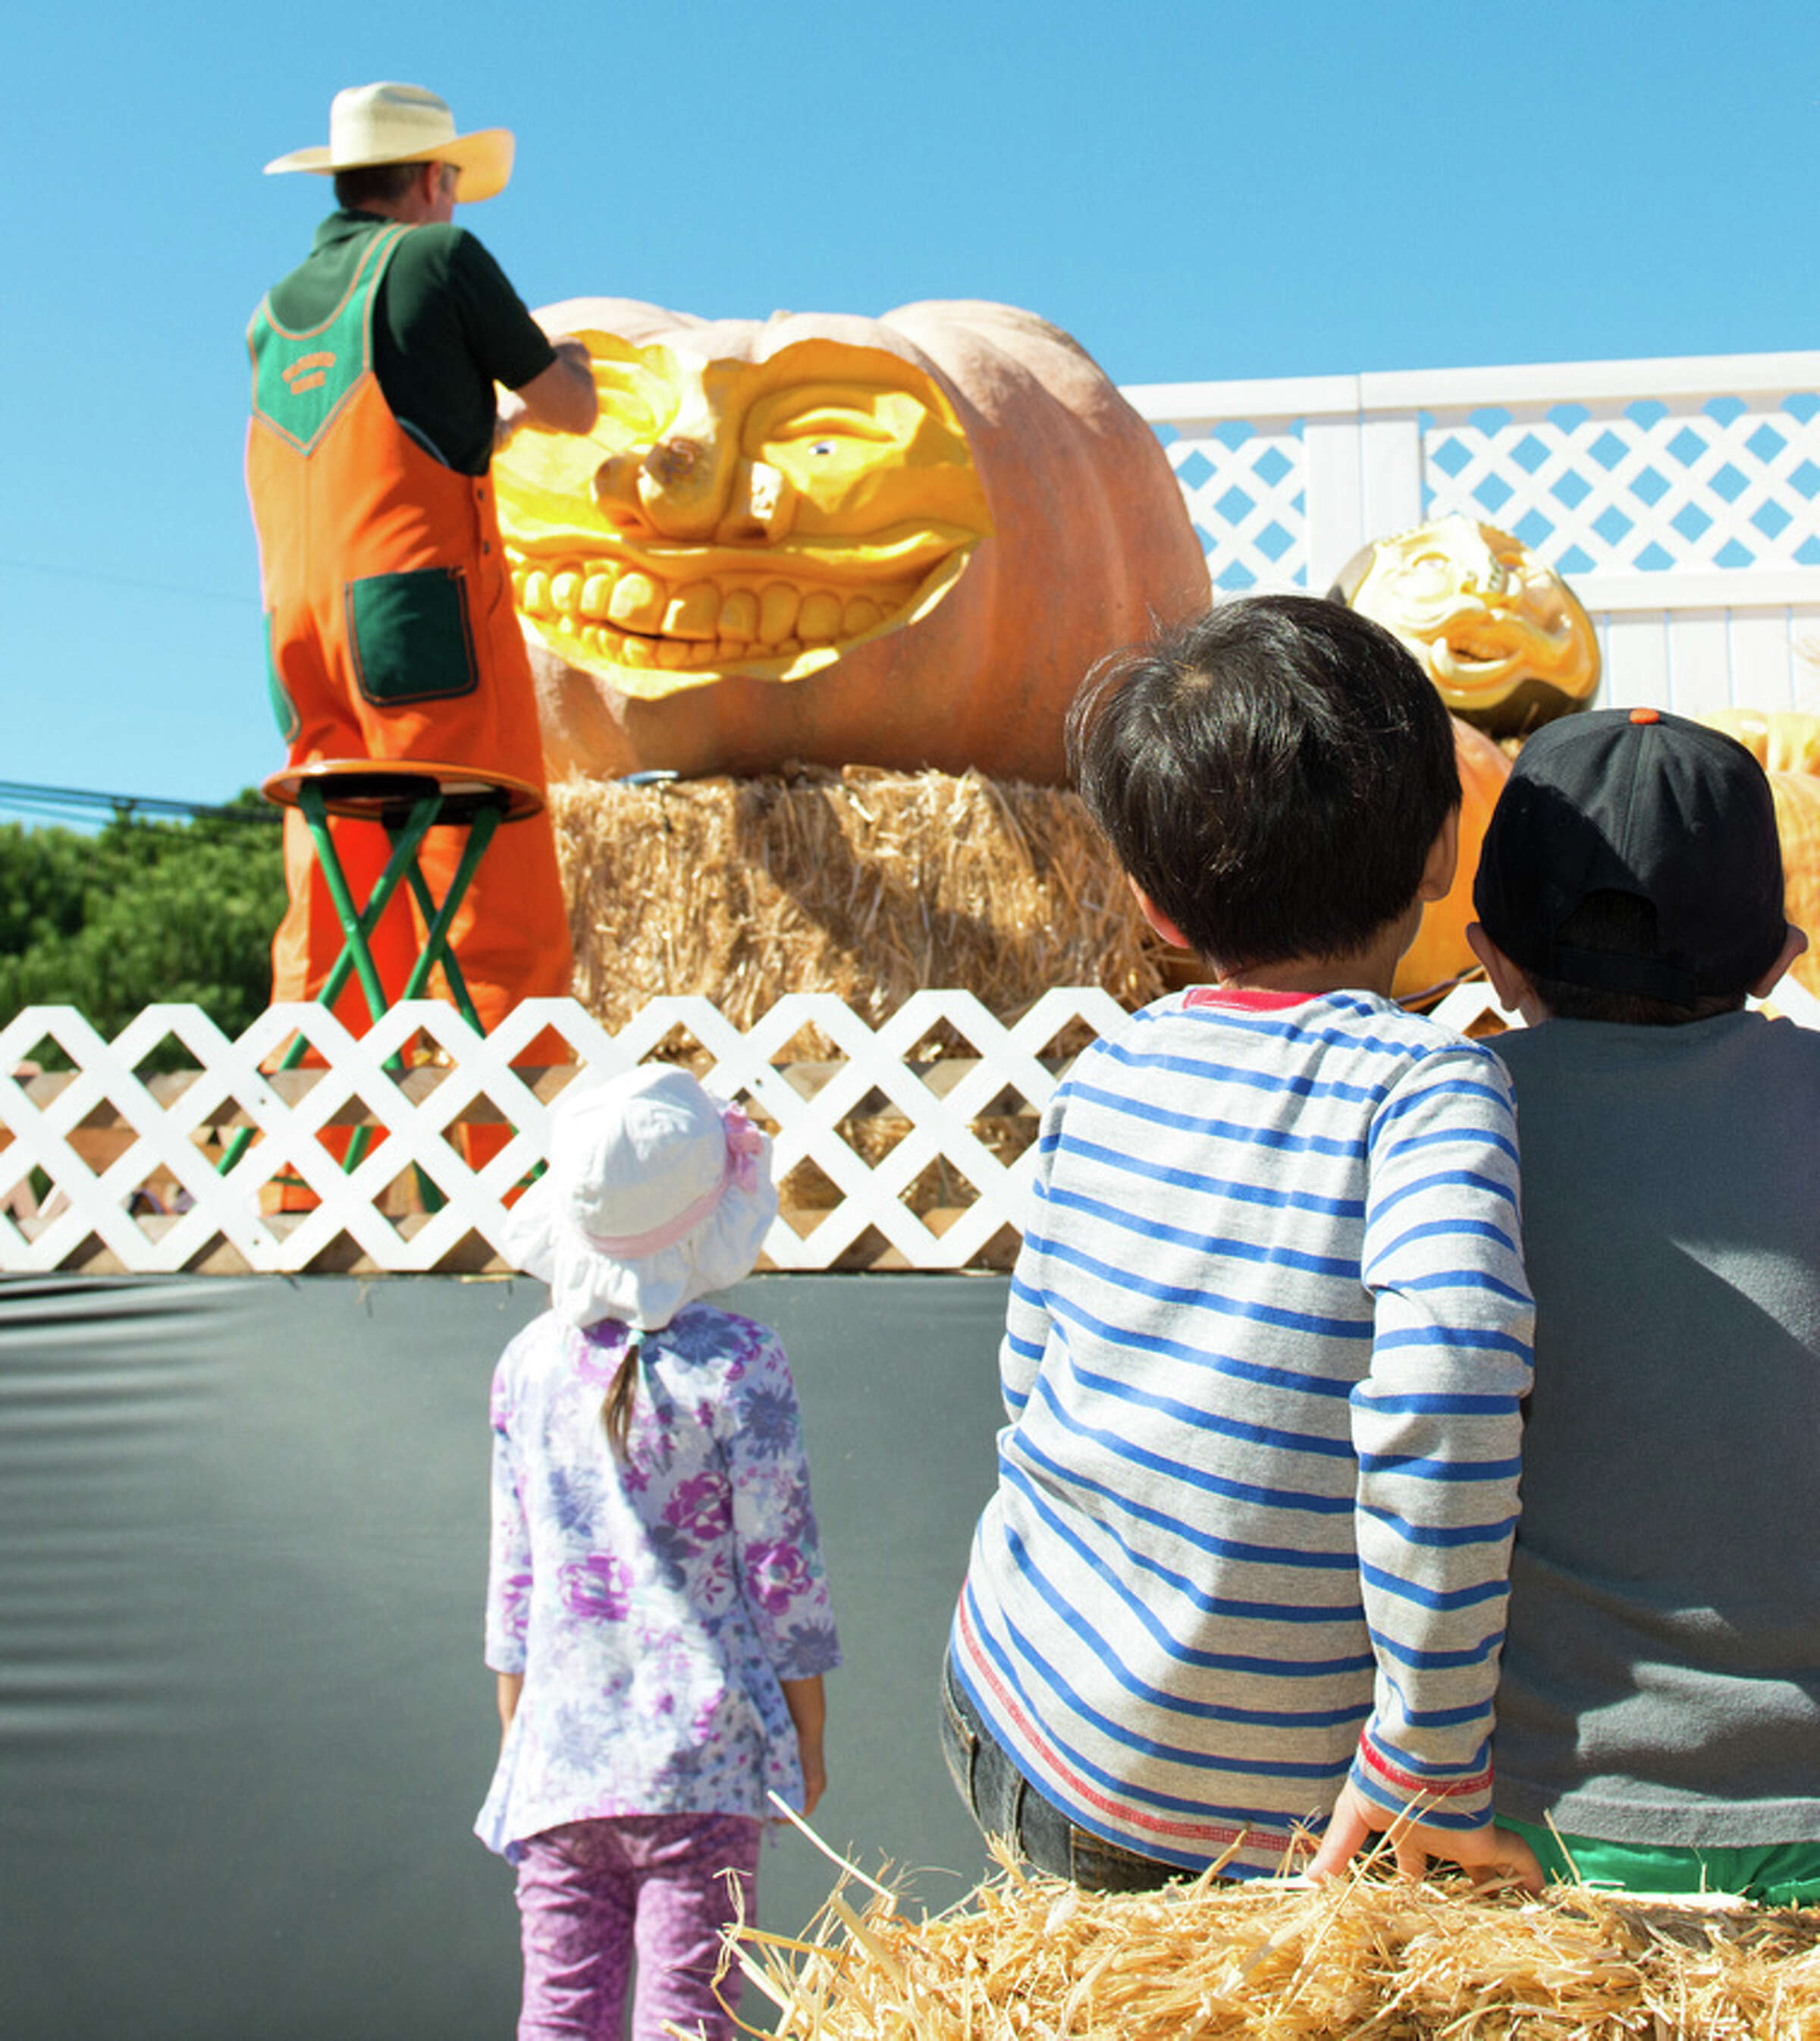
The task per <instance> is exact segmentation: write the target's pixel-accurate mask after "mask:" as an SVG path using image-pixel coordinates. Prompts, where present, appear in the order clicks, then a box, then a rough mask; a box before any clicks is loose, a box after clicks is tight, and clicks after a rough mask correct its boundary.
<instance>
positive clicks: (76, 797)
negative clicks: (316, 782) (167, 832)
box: [0, 780, 283, 827]
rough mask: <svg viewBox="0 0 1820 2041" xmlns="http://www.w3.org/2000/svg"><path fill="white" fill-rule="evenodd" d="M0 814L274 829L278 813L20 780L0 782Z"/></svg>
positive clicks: (260, 808)
mask: <svg viewBox="0 0 1820 2041" xmlns="http://www.w3.org/2000/svg"><path fill="white" fill-rule="evenodd" d="M0 811H6V812H7V813H9V814H23V815H31V816H32V817H34V818H37V819H39V820H40V821H42V820H46V819H50V820H55V821H59V822H63V821H70V822H74V821H86V820H87V819H88V818H89V817H90V816H91V815H95V814H107V815H109V816H110V817H112V818H115V819H116V820H118V821H122V822H126V821H131V820H133V819H135V818H138V817H140V816H158V817H161V818H163V817H174V818H177V819H180V820H182V821H185V822H195V821H197V820H200V819H203V818H208V819H211V820H214V821H218V822H252V823H257V824H258V825H260V826H261V827H275V826H277V824H278V823H279V822H280V821H281V820H282V819H283V818H282V816H281V814H280V811H278V810H277V808H275V807H269V806H268V805H267V804H265V803H263V802H261V803H260V804H259V805H258V806H257V807H253V806H250V805H249V804H248V803H245V802H241V803H236V804H235V805H233V806H231V807H221V806H219V804H214V803H208V802H206V801H173V800H167V799H165V798H164V797H163V796H162V795H158V794H104V793H101V792H97V791H96V790H95V789H94V788H88V787H40V786H34V785H32V784H30V783H29V782H28V781H25V780H0Z"/></svg>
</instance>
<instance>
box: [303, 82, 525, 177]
mask: <svg viewBox="0 0 1820 2041" xmlns="http://www.w3.org/2000/svg"><path fill="white" fill-rule="evenodd" d="M512 150H513V141H512V131H511V129H510V128H478V129H476V130H475V132H474V133H473V134H471V135H458V134H456V132H455V116H454V115H453V114H452V113H451V112H450V111H449V107H448V101H447V100H446V99H438V98H437V96H436V94H435V93H433V92H425V90H424V89H423V87H422V86H421V85H351V86H349V87H348V88H347V90H345V92H338V93H336V94H335V97H334V100H333V101H332V102H331V103H330V107H329V144H328V147H326V148H315V149H293V150H292V151H291V153H290V154H289V155H288V156H279V157H276V158H273V161H272V162H269V163H268V164H267V165H266V166H265V174H266V175H267V176H268V177H269V176H271V175H272V174H273V171H275V170H315V171H316V172H317V173H319V174H320V175H322V176H323V177H333V176H334V174H335V172H336V171H337V170H364V169H365V168H366V167H367V166H368V165H369V164H372V163H452V164H454V166H456V170H459V171H460V177H457V179H456V185H455V196H456V198H457V199H459V200H462V201H463V202H464V203H465V204H472V203H473V202H474V201H475V200H476V199H483V198H491V197H492V196H494V193H496V192H502V191H503V190H504V189H506V179H507V178H508V177H510V176H511V174H512Z"/></svg>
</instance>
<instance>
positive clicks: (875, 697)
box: [494, 298, 1208, 784]
mask: <svg viewBox="0 0 1820 2041" xmlns="http://www.w3.org/2000/svg"><path fill="white" fill-rule="evenodd" d="M537 317H538V319H540V322H541V323H542V324H543V325H544V326H545V328H546V329H547V330H549V331H550V332H551V333H552V334H556V333H570V334H578V335H579V336H580V337H581V338H583V339H584V340H585V341H586V343H587V345H588V347H589V353H590V356H591V357H592V359H593V364H594V369H595V381H596V386H597V389H598V391H599V392H600V397H601V418H600V421H599V422H598V423H597V425H596V427H595V429H594V431H593V433H592V434H591V435H589V436H588V437H586V439H580V440H573V441H570V444H568V445H567V446H566V447H565V446H564V445H563V443H562V441H563V436H560V435H555V434H549V433H540V432H538V431H536V429H534V428H528V429H523V430H521V432H520V433H518V434H517V436H516V437H514V439H513V441H511V442H510V443H509V444H508V445H507V446H506V448H503V449H502V451H501V452H500V453H499V454H498V455H497V456H496V457H495V460H494V475H495V477H496V481H497V489H498V508H499V516H500V525H501V528H502V534H503V536H504V538H505V540H506V550H507V553H508V556H509V560H510V563H511V565H512V567H513V586H514V589H515V591H516V594H517V601H518V606H519V610H520V615H521V620H522V621H523V622H524V624H525V631H526V637H527V639H528V643H529V647H530V653H531V663H532V672H533V674H534V676H535V678H536V685H537V692H538V708H539V715H540V720H541V723H542V727H543V736H544V753H545V758H546V762H547V765H548V769H549V771H550V773H551V776H552V777H553V778H558V777H561V776H565V775H567V774H570V773H582V774H585V775H587V776H592V777H601V778H605V777H612V776H619V775H622V774H624V773H633V772H639V771H651V770H670V771H673V772H677V773H682V774H685V775H691V776H693V775H700V774H706V773H748V774H750V773H765V772H769V771H773V770H775V769H777V768H778V767H780V766H781V765H784V764H785V763H787V762H788V761H792V760H801V761H805V762H807V763H810V764H818V765H833V766H841V765H879V766H883V767H887V768H891V769H899V770H905V771H914V770H918V769H922V768H925V767H933V768H935V769H938V770H941V771H944V772H949V773H960V772H964V771H966V770H967V769H978V770H979V771H981V772H983V773H989V774H990V775H993V776H996V777H998V778H1002V779H1013V780H1028V781H1032V782H1035V783H1036V784H1060V783H1061V781H1062V780H1063V776H1064V770H1065V768H1064V761H1063V745H1062V725H1063V715H1064V713H1065V711H1066V707H1067V704H1068V702H1069V700H1070V699H1071V697H1072V696H1073V694H1074V690H1075V689H1076V688H1077V687H1078V685H1079V683H1080V681H1081V680H1082V677H1083V675H1084V674H1085V673H1086V671H1087V670H1088V668H1089V666H1091V665H1092V663H1093V661H1094V660H1095V659H1096V658H1098V657H1099V656H1100V655H1101V654H1102V653H1104V652H1105V651H1106V650H1108V649H1109V648H1110V647H1113V646H1116V645H1119V644H1122V643H1127V642H1128V641H1130V640H1131V639H1135V638H1138V637H1140V636H1143V635H1146V634H1147V633H1148V631H1150V629H1152V628H1154V626H1155V625H1156V624H1161V623H1169V622H1173V621H1175V620H1177V619H1179V618H1181V617H1182V616H1185V615H1187V614H1188V613H1189V612H1191V611H1192V610H1194V609H1196V608H1200V607H1203V606H1204V605H1205V603H1206V601H1207V600H1208V577H1207V566H1206V561H1205V558H1204V555H1203V553H1202V551H1201V547H1200V542H1199V540H1197V538H1196V536H1195V532H1194V528H1193V525H1192V522H1191V521H1190V519H1189V513H1188V510H1187V507H1186V505H1185V503H1184V502H1183V499H1182V496H1181V490H1180V488H1179V486H1177V483H1176V480H1175V477H1174V475H1173V471H1171V469H1170V467H1169V461H1168V458H1167V456H1166V454H1165V453H1164V452H1163V449H1162V446H1161V444H1160V443H1159V442H1158V440H1157V438H1156V437H1155V435H1154V433H1152V432H1151V431H1150V428H1149V427H1148V426H1147V425H1146V424H1145V423H1144V422H1143V420H1142V419H1141V418H1139V416H1138V414H1137V413H1136V412H1135V411H1134V410H1132V409H1131V406H1129V405H1128V404H1127V403H1126V402H1125V400H1124V398H1123V397H1121V396H1120V394H1119V392H1118V391H1117V389H1116V387H1114V385H1113V384H1112V382H1111V381H1110V380H1109V379H1108V377H1107V376H1105V373H1104V372H1103V371H1101V369H1100V368H1098V367H1097V364H1095V363H1094V362H1093V361H1092V360H1091V359H1090V358H1089V357H1088V356H1087V355H1086V353H1084V352H1083V351H1082V349H1080V348H1079V347H1078V345H1076V343H1075V342H1074V341H1072V340H1071V339H1070V338H1069V337H1068V336H1067V335H1066V334H1064V333H1062V332H1061V331H1059V330H1058V329H1057V328H1055V327H1054V326H1050V325H1048V324H1047V322H1044V321H1043V320H1041V319H1038V318H1036V316H1035V315H1033V314H1031V313H1029V312H1024V311H1018V310H1017V309H1015V308H1014V307H1009V306H1005V305H998V304H991V303H982V302H978V301H959V302H932V303H925V304H917V305H909V306H905V307H902V308H901V309H899V311H894V312H890V313H887V314H886V315H885V316H884V317H883V319H863V318H859V317H850V316H845V315H830V314H778V315H774V316H773V318H772V319H769V320H765V321H752V320H719V321H712V322H711V321H707V320H702V319H695V318H693V317H691V316H690V315H687V314H681V313H676V312H670V311H664V310H662V308H660V307H656V306H653V305H647V304H643V303H638V302H636V301H635V300H632V299H614V298H579V299H569V300H567V301H566V302H564V303H559V304H555V305H551V306H548V307H544V308H543V309H542V310H541V311H539V313H538V314H537Z"/></svg>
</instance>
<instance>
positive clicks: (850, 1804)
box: [0, 1276, 1005, 2041]
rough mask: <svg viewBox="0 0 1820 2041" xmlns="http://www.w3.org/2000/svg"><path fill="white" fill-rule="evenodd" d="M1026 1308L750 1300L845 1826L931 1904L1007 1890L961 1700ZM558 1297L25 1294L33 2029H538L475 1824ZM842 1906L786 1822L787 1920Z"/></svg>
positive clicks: (11, 1978) (13, 1431)
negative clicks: (491, 1663) (819, 1578)
mask: <svg viewBox="0 0 1820 2041" xmlns="http://www.w3.org/2000/svg"><path fill="white" fill-rule="evenodd" d="M726 1301H728V1302H731V1303H734V1305H735V1306H736V1307H737V1308H739V1309H741V1310H746V1311H747V1312H749V1313H750V1314H751V1315H752V1316H754V1317H755V1318H762V1319H764V1320H765V1322H768V1323H769V1324H771V1325H773V1326H776V1328H777V1330H778V1331H779V1332H780V1333H781V1335H782V1336H783V1338H784V1342H785V1345H786V1347H787V1349H788V1352H789V1353H790V1356H791V1360H792V1364H793V1366H794V1368H795V1370H796V1377H797V1382H798V1386H799V1391H800V1394H801V1396H802V1400H803V1410H804V1421H805V1424H806V1427H807V1433H808V1437H809V1447H810V1455H811V1470H812V1472H813V1475H814V1478H815V1496H816V1503H817V1508H818V1513H819V1515H820V1517H821V1520H822V1536H823V1540H824V1544H825V1547H826V1553H827V1558H828V1565H829V1570H830V1577H831V1579H832V1582H833V1585H834V1595H835V1603H836V1613H837V1616H838V1619H839V1622H840V1626H841V1639H842V1643H843V1646H844V1647H845V1654H846V1663H845V1665H844V1666H843V1667H842V1668H841V1670H840V1671H838V1673H834V1674H833V1675H831V1676H830V1680H829V1698H830V1725H829V1757H830V1790H829V1793H828V1796H827V1798H826V1800H825V1801H824V1802H823V1803H822V1808H821V1810H820V1811H819V1812H818V1815H817V1817H816V1826H817V1828H818V1830H819V1831H820V1832H821V1833H822V1835H823V1836H824V1837H826V1839H827V1840H828V1841H830V1843H831V1844H833V1845H835V1846H837V1847H838V1848H845V1849H848V1850H849V1852H850V1853H851V1854H852V1855H853V1858H854V1860H855V1861H856V1862H857V1864H860V1866H861V1867H863V1868H864V1869H865V1870H867V1871H874V1872H876V1871H877V1870H878V1869H879V1866H880V1864H881V1862H882V1861H884V1860H888V1861H889V1863H890V1864H891V1867H892V1875H893V1878H894V1881H895V1882H899V1883H904V1884H906V1886H907V1889H908V1890H910V1893H911V1894H912V1895H913V1896H914V1898H915V1899H916V1901H917V1902H918V1903H920V1904H925V1905H927V1906H931V1907H938V1906H944V1905H946V1904H948V1902H951V1901H952V1900H953V1899H955V1898H959V1897H960V1896H961V1894H963V1893H964V1892H965V1891H967V1890H968V1889H969V1888H971V1886H972V1885H973V1884H974V1883H975V1881H976V1880H977V1879H979V1877H980V1876H981V1875H983V1873H984V1871H985V1869H986V1860H985V1856H984V1852H983V1851H982V1848H981V1845H980V1844H979V1838H978V1837H977V1835H976V1834H975V1832H974V1829H973V1827H972V1825H971V1822H969V1820H968V1819H967V1815H966V1814H965V1812H964V1811H963V1809H962V1807H961V1806H960V1802H959V1801H958V1799H956V1796H955V1795H954V1792H953V1791H952V1787H950V1785H949V1783H948V1778H947V1775H946V1772H945V1771H944V1768H943V1764H942V1761H941V1754H940V1750H939V1747H938V1745H937V1726H936V1725H937V1703H936V1692H937V1688H936V1681H937V1673H938V1669H939V1666H940V1661H941V1648H942V1643H943V1640H944V1637H945V1635H946V1631H947V1627H948V1616H949V1612H950V1610H951V1608H952V1603H953V1598H954V1595H955V1593H956V1589H957V1588H958V1586H959V1584H960V1577H961V1573H962V1570H963V1566H964V1564H965V1560H966V1555H967V1543H968V1540H969V1538H970V1536H971V1529H972V1524H973V1520H974V1517H975V1514H976V1513H977V1512H978V1510H979V1506H980V1505H981V1503H982V1501H983V1500H984V1498H985V1497H986V1494H988V1492H989V1490H990V1486H991V1482H992V1480H993V1475H994V1433H995V1430H996V1429H997V1426H998V1424H999V1422H1000V1421H1001V1418H1002V1412H1001V1409H1000V1405H999V1402H998V1380H997V1367H996V1356H997V1350H998V1335H999V1331H1000V1329H1001V1326H1002V1321H1003V1312H1004V1305H1005V1283H1004V1281H1003V1280H1002V1279H1000V1278H993V1277H964V1276H761V1277H755V1278H754V1279H752V1280H750V1282H748V1283H746V1284H742V1285H741V1286H740V1287H739V1288H738V1289H737V1290H735V1291H731V1292H729V1293H728V1294H727V1299H726ZM542 1303H543V1291H542V1290H541V1288H540V1286H538V1285H537V1284H532V1283H530V1282H527V1281H524V1280H518V1281H477V1280H461V1279H459V1278H454V1277H391V1278H387V1279H383V1280H369V1281H361V1280H355V1279H351V1278H333V1277H321V1278H303V1279H298V1278H290V1279H287V1278H284V1277H277V1276H268V1277H250V1278H246V1279H243V1280H231V1279H221V1278H216V1279H190V1278H183V1277H171V1278H147V1279H134V1278H116V1279H106V1278H97V1279H91V1280H85V1279H82V1278H79V1277H71V1278H68V1279H57V1278H44V1279H17V1280H10V1281H7V1282H4V1283H0V1536H3V1538H4V1548H5V1551H6V1565H5V1567H4V1569H3V1570H0V2033H3V2034H5V2035H6V2037H7V2041H68V2037H70V2036H72V2035H110V2036H113V2037H115V2041H418V2037H422V2041H467V2037H470V2036H471V2037H474V2041H483V2037H484V2041H498V2038H499V2037H500V2036H502V2035H509V2033H510V2032H511V2031H512V2029H513V2020H514V2019H515V2016H516V2012H517V1913H516V1909H515V1908H514V1907H513V1903H512V1897H511V1874H510V1872H509V1870H508V1869H507V1868H506V1866H504V1865H503V1864H502V1863H501V1862H500V1861H499V1860H498V1859H496V1858H494V1857H492V1856H490V1855H488V1853H487V1852H486V1851H485V1850H484V1849H483V1848H482V1847H481V1845H480V1844H479V1842H478V1841H475V1838H474V1837H473V1835H472V1833H471V1822H472V1820H473V1818H474V1814H475V1810H476V1809H477V1808H478V1806H479V1803H480V1799H481V1797H482V1795H483V1792H484V1791H485V1789H486V1782H487V1779H488V1776H489V1774H490V1769H491V1765H492V1761H493V1756H494V1749H495V1747H496V1743H497V1736H498V1729H497V1722H496V1719H495V1717H494V1703H493V1692H492V1677H491V1675H490V1673H486V1671H485V1670H484V1669H483V1667H482V1665H481V1662H480V1616H481V1601H482V1596H483V1589H484V1585H485V1577H486V1477H487V1464H488V1433H487V1428H486V1392H487V1385H488V1381H489V1379H490V1374H491V1371H492V1368H493V1364H494V1360H496V1359H497V1358H498V1353H499V1350H500V1349H501V1348H502V1346H503V1345H505V1343H506V1341H507V1340H508V1339H509V1337H511V1336H512V1334H513V1333H515V1332H516V1331H517V1330H518V1328H519V1327H520V1326H521V1325H523V1324H524V1323H525V1322H527V1321H528V1319H529V1318H532V1316H533V1315H534V1314H536V1311H537V1310H540V1308H541V1307H542ZM906 1873H907V1874H911V1875H909V1876H908V1877H907V1878H906V1877H905V1876H904V1874H906ZM835 1876H836V1874H835V1873H834V1871H833V1869H832V1868H831V1867H830V1866H829V1865H828V1864H826V1863H825V1862H824V1860H822V1858H821V1857H820V1856H818V1855H817V1854H816V1853H815V1852H814V1851H813V1849H812V1848H811V1847H810V1846H809V1845H807V1843H806V1842H805V1841H803V1839H802V1838H801V1837H798V1836H796V1835H795V1834H794V1833H788V1832H786V1833H784V1834H782V1835H781V1836H780V1837H778V1838H776V1840H774V1841H773V1842H772V1843H771V1844H770V1845H768V1847H767V1849H766V1852H765V1859H764V1862H763V1864H762V1866H761V1871H760V1894H761V1919H762V1920H763V1921H764V1922H765V1925H767V1926H769V1927H771V1928H776V1929H779V1930H780V1931H782V1932H795V1931H796V1930H797V1929H798V1928H800V1927H801V1926H802V1925H803V1923H804V1922H805V1921H807V1919H808V1917H809V1916H810V1915H811V1913H813V1912H814V1911H815V1908H816V1907H817V1906H819V1905H820V1903H821V1902H822V1899H823V1898H825V1897H826V1894H827V1893H828V1891H829V1890H830V1886H832V1884H833V1883H834V1879H835ZM742 2012H744V2013H745V2015H746V2016H747V2017H749V2018H754V2019H755V2020H756V2019H757V2018H758V2017H759V2016H761V2006H760V2005H759V2004H757V2002H756V2001H755V1997H754V1994H753V1993H751V1992H750V1990H749V1991H748V1993H747V1995H746V2004H745V2005H744V2007H743V2008H742Z"/></svg>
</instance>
